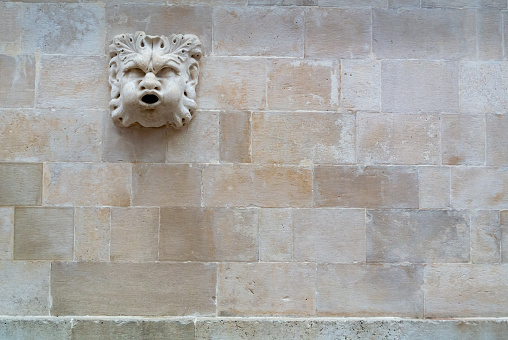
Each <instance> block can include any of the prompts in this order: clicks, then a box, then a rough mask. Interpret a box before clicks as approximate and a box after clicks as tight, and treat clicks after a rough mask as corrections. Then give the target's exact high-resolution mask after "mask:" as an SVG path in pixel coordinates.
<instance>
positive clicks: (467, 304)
mask: <svg viewBox="0 0 508 340" xmlns="http://www.w3.org/2000/svg"><path fill="white" fill-rule="evenodd" d="M507 278H508V265H486V264H461V265H460V264H457V265H449V264H434V265H428V266H426V267H425V272H424V285H423V288H424V292H425V317H429V318H447V317H466V316H467V317H487V316H488V317H503V316H506V314H507V312H508V279H507Z"/></svg>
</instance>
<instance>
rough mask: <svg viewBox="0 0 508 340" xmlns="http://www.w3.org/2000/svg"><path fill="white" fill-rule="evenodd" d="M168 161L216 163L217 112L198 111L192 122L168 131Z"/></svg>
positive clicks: (217, 155) (217, 142)
mask: <svg viewBox="0 0 508 340" xmlns="http://www.w3.org/2000/svg"><path fill="white" fill-rule="evenodd" d="M166 161H167V162H168V163H191V162H202V163H218V162H219V113H218V112H206V111H199V112H197V113H196V114H195V115H194V117H193V118H192V123H191V124H189V125H187V126H186V127H184V128H183V129H180V130H175V129H171V130H169V131H168V149H167V153H166Z"/></svg>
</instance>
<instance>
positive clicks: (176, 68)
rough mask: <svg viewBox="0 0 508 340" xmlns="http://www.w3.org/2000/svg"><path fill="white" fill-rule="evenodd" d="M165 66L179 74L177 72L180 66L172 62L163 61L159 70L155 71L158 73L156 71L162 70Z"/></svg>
mask: <svg viewBox="0 0 508 340" xmlns="http://www.w3.org/2000/svg"><path fill="white" fill-rule="evenodd" d="M165 68H169V69H171V70H172V71H173V72H175V73H176V74H179V73H180V68H179V67H178V66H177V65H175V64H174V63H165V64H164V65H162V66H161V67H160V68H159V70H158V71H157V73H158V72H160V71H162V70H163V69H165Z"/></svg>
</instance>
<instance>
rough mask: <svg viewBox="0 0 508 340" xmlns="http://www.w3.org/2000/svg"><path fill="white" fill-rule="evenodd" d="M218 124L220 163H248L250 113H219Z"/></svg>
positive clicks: (249, 152)
mask: <svg viewBox="0 0 508 340" xmlns="http://www.w3.org/2000/svg"><path fill="white" fill-rule="evenodd" d="M219 124H220V140H219V148H220V160H221V162H229V163H250V161H251V144H250V142H251V129H250V125H251V114H250V112H246V111H240V112H221V113H220V117H219Z"/></svg>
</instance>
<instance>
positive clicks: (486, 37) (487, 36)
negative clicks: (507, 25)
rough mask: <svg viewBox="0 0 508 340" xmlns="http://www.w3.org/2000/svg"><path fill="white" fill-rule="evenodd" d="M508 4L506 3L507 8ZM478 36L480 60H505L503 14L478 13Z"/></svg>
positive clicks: (498, 12)
mask: <svg viewBox="0 0 508 340" xmlns="http://www.w3.org/2000/svg"><path fill="white" fill-rule="evenodd" d="M506 4H507V2H505V3H504V6H505V7H506ZM476 15H477V31H478V32H477V35H478V58H479V59H480V60H491V59H497V60H499V59H503V41H502V40H503V25H502V24H503V13H502V12H501V11H478V13H477V14H476Z"/></svg>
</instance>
